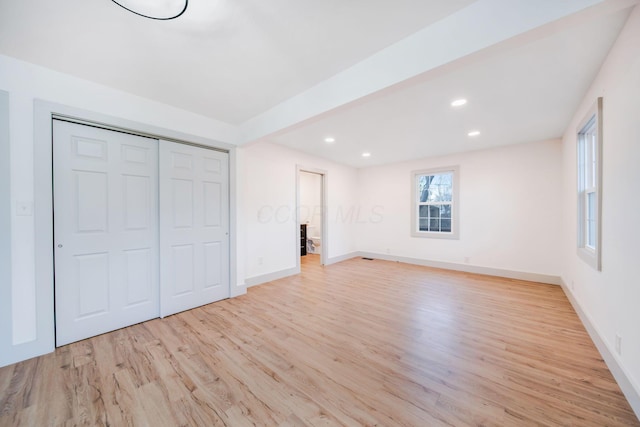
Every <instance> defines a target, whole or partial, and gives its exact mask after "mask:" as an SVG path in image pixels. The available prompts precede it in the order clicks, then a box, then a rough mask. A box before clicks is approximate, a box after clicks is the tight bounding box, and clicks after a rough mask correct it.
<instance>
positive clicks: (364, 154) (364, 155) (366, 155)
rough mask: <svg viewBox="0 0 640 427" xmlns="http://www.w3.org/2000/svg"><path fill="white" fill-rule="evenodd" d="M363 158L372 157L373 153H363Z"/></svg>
mask: <svg viewBox="0 0 640 427" xmlns="http://www.w3.org/2000/svg"><path fill="white" fill-rule="evenodd" d="M362 157H371V153H366V152H365V153H362Z"/></svg>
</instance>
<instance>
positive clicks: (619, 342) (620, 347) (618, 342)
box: [616, 334, 622, 356]
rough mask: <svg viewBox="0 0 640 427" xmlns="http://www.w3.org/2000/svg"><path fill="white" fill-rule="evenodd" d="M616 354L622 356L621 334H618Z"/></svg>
mask: <svg viewBox="0 0 640 427" xmlns="http://www.w3.org/2000/svg"><path fill="white" fill-rule="evenodd" d="M616 353H618V356H622V337H621V336H620V334H616Z"/></svg>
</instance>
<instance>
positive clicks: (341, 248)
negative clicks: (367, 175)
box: [238, 143, 358, 282]
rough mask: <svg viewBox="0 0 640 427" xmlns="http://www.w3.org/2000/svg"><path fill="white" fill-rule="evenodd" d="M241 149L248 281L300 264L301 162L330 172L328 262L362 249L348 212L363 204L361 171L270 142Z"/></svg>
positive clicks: (243, 225)
mask: <svg viewBox="0 0 640 427" xmlns="http://www.w3.org/2000/svg"><path fill="white" fill-rule="evenodd" d="M238 152H239V153H240V157H241V158H242V166H241V167H242V169H243V171H244V173H243V175H244V176H243V180H244V184H243V196H242V198H243V202H242V203H243V211H244V216H243V218H242V220H241V221H242V223H239V224H238V226H239V227H240V228H243V229H244V232H245V242H244V245H245V248H246V251H245V253H246V258H245V271H246V277H247V281H248V282H250V279H252V278H256V277H264V276H268V275H269V274H273V273H277V272H282V271H292V270H293V269H295V268H296V266H297V262H298V260H299V257H300V252H299V242H298V241H297V234H296V229H297V227H298V225H297V222H296V217H295V209H296V180H297V178H296V170H297V169H296V167H297V166H301V167H302V168H303V169H305V168H308V169H320V170H324V171H326V172H327V176H326V180H327V181H326V182H327V194H328V200H327V203H326V205H327V211H328V212H327V235H328V246H327V249H328V254H327V255H328V260H327V261H328V263H330V262H331V261H332V259H335V258H336V257H339V256H342V255H346V254H350V253H352V252H354V251H355V250H356V247H355V230H354V227H353V222H352V219H351V218H345V216H344V215H343V214H342V213H343V212H348V211H350V210H351V211H353V210H355V207H356V205H357V195H358V193H357V189H356V184H357V170H356V169H353V168H350V167H347V166H343V165H339V164H336V163H332V162H329V161H326V160H323V159H320V158H317V157H314V156H309V155H306V154H304V153H301V152H298V151H295V150H291V149H288V148H285V147H282V146H279V145H275V144H270V143H260V144H255V145H251V146H248V147H241V148H239V149H238ZM323 244H324V243H323Z"/></svg>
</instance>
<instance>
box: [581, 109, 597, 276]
mask: <svg viewBox="0 0 640 427" xmlns="http://www.w3.org/2000/svg"><path fill="white" fill-rule="evenodd" d="M576 155H577V159H576V160H577V161H576V166H577V167H576V170H577V175H578V176H577V184H578V185H577V198H578V217H577V225H578V227H577V236H578V242H577V245H578V256H579V257H580V258H581V259H582V260H583V261H585V262H586V263H587V264H589V265H590V266H591V267H593V268H594V269H596V270H598V271H601V270H602V256H601V252H602V221H601V219H602V98H598V99H597V101H596V103H595V104H594V105H593V107H591V108H590V109H589V112H588V114H587V115H586V117H585V118H584V119H583V120H582V122H580V125H579V126H578V129H577V132H576ZM590 198H591V199H592V201H593V203H595V206H594V209H593V215H591V214H590V210H589V202H588V200H589V199H590ZM591 223H593V226H592V227H590V226H591ZM590 230H592V231H590Z"/></svg>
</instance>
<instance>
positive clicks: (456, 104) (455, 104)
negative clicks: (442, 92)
mask: <svg viewBox="0 0 640 427" xmlns="http://www.w3.org/2000/svg"><path fill="white" fill-rule="evenodd" d="M466 103H467V100H466V99H464V98H460V99H456V100H455V101H452V102H451V106H452V107H462V106H463V105H464V104H466Z"/></svg>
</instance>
